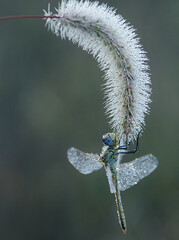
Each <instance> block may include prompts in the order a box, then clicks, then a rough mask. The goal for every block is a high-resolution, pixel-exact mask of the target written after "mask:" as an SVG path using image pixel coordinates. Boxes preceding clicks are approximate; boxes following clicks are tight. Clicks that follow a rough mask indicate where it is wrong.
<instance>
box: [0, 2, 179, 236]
mask: <svg viewBox="0 0 179 240" xmlns="http://www.w3.org/2000/svg"><path fill="white" fill-rule="evenodd" d="M99 2H100V3H101V2H102V1H99ZM104 2H105V3H109V5H110V6H114V7H115V8H117V12H118V13H120V14H121V15H122V16H123V17H124V18H125V19H127V21H128V22H130V23H131V24H132V25H133V26H134V27H135V28H136V29H137V34H138V35H139V36H140V37H141V43H142V44H143V46H144V49H145V50H146V51H147V52H148V57H149V58H150V62H149V64H150V67H151V79H152V87H153V95H152V104H151V114H150V115H149V116H147V117H146V128H145V131H144V133H143V136H142V137H141V138H140V151H139V152H138V153H137V154H136V155H135V156H142V155H144V154H146V153H153V154H154V155H156V156H157V157H158V159H159V167H158V169H157V170H156V171H155V172H154V173H153V174H152V175H150V176H149V177H147V178H146V179H144V180H143V181H142V182H140V183H139V184H138V185H137V186H135V187H133V188H131V189H129V190H127V191H126V192H123V193H122V200H123V205H124V208H125V214H126V218H127V226H128V232H127V235H126V236H124V235H123V234H122V231H121V229H120V226H119V224H118V220H117V214H116V206H115V201H114V196H113V195H112V194H110V192H109V187H108V183H107V179H106V176H105V172H104V170H101V171H99V172H96V173H93V174H92V175H88V176H84V175H81V174H79V173H78V172H77V171H76V170H75V169H74V168H73V167H72V166H71V165H70V164H69V163H68V161H67V157H66V151H67V149H68V148H69V147H70V146H75V147H77V148H79V149H81V150H83V151H87V152H94V153H96V152H97V153H99V152H100V151H101V147H102V142H101V136H102V134H104V133H105V132H108V131H110V129H109V126H108V123H107V119H106V117H105V115H104V104H103V92H102V91H101V89H102V86H101V85H102V83H103V80H102V76H103V73H102V72H100V70H99V69H98V67H97V63H96V61H95V60H94V59H92V56H91V55H88V54H87V53H85V52H83V51H82V50H81V49H78V47H77V46H75V45H73V44H72V43H71V42H69V41H64V40H63V41H62V40H61V39H60V38H57V37H56V36H54V35H53V34H52V33H51V32H48V31H47V29H46V28H45V27H44V23H45V22H44V21H42V20H15V21H6V22H0V35H1V37H0V239H2V240H12V239H13V240H24V239H25V240H32V239H33V240H48V239H53V240H57V239H62V240H63V239H65V240H66V239H67V240H69V239H74V240H75V239H78V240H83V239H85V240H91V239H93V240H107V239H110V240H115V239H126V240H127V239H133V240H135V239H136V240H144V239H145V240H149V239H153V240H160V239H161V240H166V239H170V240H173V239H179V188H178V184H179V174H178V170H179V159H178V132H179V131H178V130H179V125H178V122H179V111H178V110H179V109H178V108H179V107H178V103H179V94H178V91H179V81H178V75H179V67H178V64H179V58H178V54H179V47H178V42H179V31H178V29H179V14H178V11H179V1H178V0H170V1H169V0H158V1H157V0H120V1H107V0H105V1H104ZM47 3H48V1H47V0H43V1H42V0H38V1H24V0H15V1H12V0H11V1H10V0H6V1H5V0H4V1H3V0H1V3H0V16H5V15H21V14H42V9H47ZM57 4H58V1H54V0H52V1H51V6H52V8H53V7H57ZM135 156H134V155H133V156H130V157H129V158H127V160H129V159H130V160H131V159H132V158H134V157H135Z"/></svg>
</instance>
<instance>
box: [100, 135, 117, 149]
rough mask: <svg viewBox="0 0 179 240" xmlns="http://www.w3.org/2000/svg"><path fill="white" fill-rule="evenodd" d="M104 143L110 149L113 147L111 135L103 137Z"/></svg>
mask: <svg viewBox="0 0 179 240" xmlns="http://www.w3.org/2000/svg"><path fill="white" fill-rule="evenodd" d="M102 140H103V143H104V144H106V145H108V146H109V147H112V146H113V144H114V140H113V139H112V138H111V136H110V134H109V133H106V134H104V135H103V137H102Z"/></svg>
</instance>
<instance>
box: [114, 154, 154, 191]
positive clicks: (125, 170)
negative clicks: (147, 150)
mask: <svg viewBox="0 0 179 240" xmlns="http://www.w3.org/2000/svg"><path fill="white" fill-rule="evenodd" d="M157 165H158V160H157V158H156V157H155V156H153V155H152V154H148V155H145V156H142V157H140V158H136V159H135V160H133V161H132V162H129V163H124V164H121V165H120V166H119V168H117V169H116V170H117V181H118V188H119V190H120V191H124V190H126V189H128V188H130V187H132V186H133V185H135V184H137V183H138V182H139V181H140V180H141V179H143V178H144V177H146V176H148V175H149V174H150V173H151V172H153V171H154V170H155V169H156V167H157Z"/></svg>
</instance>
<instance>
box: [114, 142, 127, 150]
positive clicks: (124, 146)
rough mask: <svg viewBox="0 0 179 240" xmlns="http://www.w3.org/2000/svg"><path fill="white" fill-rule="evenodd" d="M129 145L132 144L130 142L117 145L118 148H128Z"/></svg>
mask: <svg viewBox="0 0 179 240" xmlns="http://www.w3.org/2000/svg"><path fill="white" fill-rule="evenodd" d="M129 146H130V143H128V144H125V145H122V146H120V145H119V146H117V148H116V149H125V150H127V149H128V147H129Z"/></svg>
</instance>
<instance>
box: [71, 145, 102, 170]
mask: <svg viewBox="0 0 179 240" xmlns="http://www.w3.org/2000/svg"><path fill="white" fill-rule="evenodd" d="M67 157H68V160H69V162H70V163H71V164H72V165H73V166H74V167H75V168H76V169H77V170H78V171H79V172H80V173H83V174H89V173H92V172H94V171H97V170H98V169H100V168H102V167H103V165H102V164H101V162H100V157H99V155H98V154H93V153H84V152H82V151H80V150H78V149H76V148H70V149H68V151H67Z"/></svg>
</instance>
